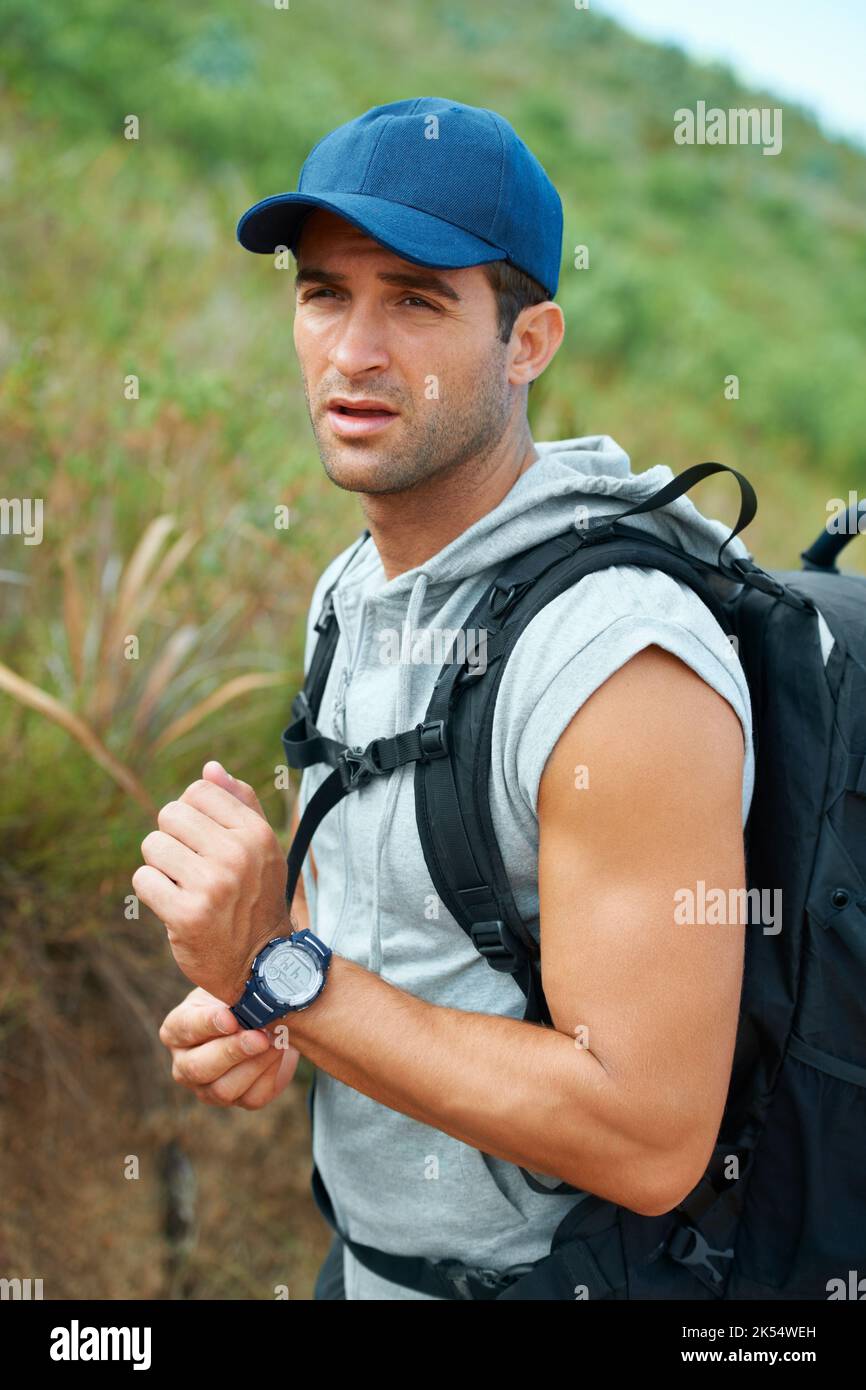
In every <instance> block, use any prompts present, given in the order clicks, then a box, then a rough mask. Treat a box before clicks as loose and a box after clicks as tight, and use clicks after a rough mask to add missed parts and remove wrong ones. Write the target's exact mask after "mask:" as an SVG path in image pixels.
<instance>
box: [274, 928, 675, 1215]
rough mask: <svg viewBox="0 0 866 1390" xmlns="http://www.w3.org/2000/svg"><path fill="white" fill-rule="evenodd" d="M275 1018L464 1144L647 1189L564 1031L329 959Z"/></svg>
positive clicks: (651, 1169)
mask: <svg viewBox="0 0 866 1390" xmlns="http://www.w3.org/2000/svg"><path fill="white" fill-rule="evenodd" d="M281 1024H284V1025H285V1026H286V1027H287V1028H288V1040H289V1042H290V1043H291V1045H292V1046H293V1047H296V1048H297V1049H298V1051H299V1052H301V1053H302V1055H303V1056H305V1057H307V1058H308V1059H309V1060H310V1061H311V1062H312V1063H313V1064H314V1065H315V1066H317V1067H321V1068H322V1070H323V1071H326V1072H328V1074H329V1075H331V1076H333V1077H336V1079H337V1080H339V1081H342V1082H344V1083H345V1084H346V1085H347V1086H351V1087H352V1088H353V1089H354V1090H356V1091H361V1092H362V1093H363V1094H364V1095H367V1096H370V1097H371V1098H372V1099H373V1100H376V1101H379V1102H380V1103H381V1104H383V1105H387V1106H389V1107H390V1108H391V1109H392V1110H398V1111H400V1112H402V1113H403V1114H405V1115H409V1116H411V1118H412V1119H415V1120H420V1121H421V1122H423V1123H424V1124H427V1125H430V1126H432V1127H433V1128H434V1129H440V1130H443V1131H444V1132H445V1133H447V1134H451V1135H453V1137H454V1138H456V1139H459V1140H461V1141H462V1142H463V1143H466V1144H470V1145H472V1147H473V1148H477V1149H481V1150H483V1151H484V1152H485V1153H488V1154H491V1155H493V1156H494V1157H497V1158H502V1159H505V1160H506V1161H508V1162H510V1163H517V1164H520V1165H521V1166H522V1167H525V1168H528V1169H530V1170H531V1171H535V1172H540V1173H546V1174H549V1175H550V1176H552V1177H557V1178H560V1179H563V1180H564V1181H567V1182H570V1183H572V1184H573V1185H574V1186H576V1187H581V1188H586V1189H587V1190H588V1191H591V1192H596V1193H598V1194H599V1195H600V1196H602V1197H606V1198H609V1199H610V1200H613V1201H616V1202H621V1203H623V1204H624V1205H627V1206H629V1205H632V1206H634V1207H635V1209H637V1208H638V1207H639V1206H640V1204H641V1203H642V1202H643V1201H644V1200H645V1197H646V1194H648V1193H652V1192H654V1191H656V1190H657V1183H658V1172H657V1171H656V1169H657V1168H658V1166H659V1165H660V1164H661V1163H662V1161H663V1156H658V1157H657V1158H655V1159H653V1160H652V1161H651V1160H650V1158H649V1157H648V1155H647V1151H646V1147H645V1145H644V1144H643V1143H642V1142H641V1139H640V1136H639V1133H638V1132H637V1125H636V1121H635V1115H634V1107H633V1105H629V1104H627V1103H626V1099H625V1097H624V1096H623V1094H622V1093H621V1090H620V1089H619V1088H618V1086H617V1085H616V1083H615V1082H614V1081H613V1080H612V1078H611V1077H610V1076H609V1075H608V1074H607V1072H606V1071H605V1069H604V1068H603V1067H602V1065H601V1063H600V1062H599V1061H598V1060H597V1059H596V1058H595V1057H594V1056H593V1054H592V1053H591V1052H590V1051H589V1050H588V1049H586V1048H582V1047H576V1046H575V1041H574V1039H573V1038H569V1037H567V1036H566V1035H565V1034H564V1033H559V1032H556V1031H555V1030H554V1029H552V1028H543V1027H540V1026H536V1025H532V1024H527V1023H523V1022H522V1021H518V1020H516V1019H511V1018H502V1017H499V1016H495V1015H488V1014H475V1013H465V1012H463V1011H461V1010H459V1009H450V1008H443V1007H440V1006H438V1005H433V1004H429V1003H427V1002H426V1001H425V1000H423V999H418V998H416V997H415V996H414V995H411V994H407V993H406V992H404V991H403V990H399V989H397V988H395V987H394V986H393V985H390V984H388V983H387V982H386V981H384V980H382V979H380V978H379V976H377V975H374V974H372V973H371V972H370V971H367V970H365V969H363V968H362V967H361V966H359V965H356V964H355V963H354V962H353V961H349V960H346V959H345V958H344V957H341V956H337V955H335V956H334V957H333V958H332V961H331V967H330V970H329V973H328V982H327V984H326V986H325V989H324V991H323V993H322V994H321V995H320V997H319V998H318V999H317V1000H316V1002H315V1003H314V1004H313V1005H312V1006H311V1007H310V1008H309V1009H306V1010H302V1011H300V1012H299V1013H296V1014H289V1015H287V1016H286V1017H285V1018H284V1019H283V1020H281ZM281 1024H274V1025H272V1027H271V1029H270V1030H269V1031H271V1032H273V1031H274V1030H275V1029H278V1028H279V1027H280V1026H281ZM651 1200H652V1199H651Z"/></svg>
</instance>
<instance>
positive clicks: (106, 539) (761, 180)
mask: <svg viewBox="0 0 866 1390" xmlns="http://www.w3.org/2000/svg"><path fill="white" fill-rule="evenodd" d="M0 26H2V32H3V46H2V55H0V72H2V86H0V117H2V127H0V129H2V134H0V445H2V460H3V463H2V492H3V495H4V496H7V497H14V496H29V497H42V498H44V504H45V512H44V517H45V538H44V542H43V543H42V544H41V545H38V546H25V545H23V544H22V542H21V539H20V538H17V537H0V571H2V573H0V604H2V662H3V666H2V668H0V757H2V764H3V768H4V776H3V783H2V785H3V791H2V801H0V829H2V850H0V909H3V908H5V912H4V913H3V918H2V921H3V925H2V927H0V964H2V973H0V978H2V980H3V989H2V993H0V1029H2V1032H3V1033H5V1035H6V1039H7V1042H8V1041H9V1040H10V1039H11V1036H12V1033H13V1030H18V1034H19V1038H20V1036H22V1033H21V1030H22V1029H23V1030H24V1031H23V1036H24V1038H25V1039H26V1038H27V1037H28V1036H32V1032H33V1030H34V1029H36V1028H39V1027H42V1026H43V1025H46V1026H47V1023H48V1021H49V1020H55V1022H56V1020H58V1019H59V1020H63V1019H70V1018H72V1017H74V1016H75V1017H77V1015H76V1014H75V1009H76V1008H79V1007H83V1006H82V1005H81V1004H80V1000H81V999H83V998H86V991H87V989H88V988H89V987H91V986H92V984H93V982H94V980H95V981H96V982H97V984H98V987H99V989H100V990H101V991H103V993H105V992H108V993H109V994H111V995H112V997H113V999H114V1001H115V1004H116V1005H118V1006H119V1008H120V1010H121V1014H122V1015H123V1016H124V1017H130V1016H132V1015H134V1014H137V1016H138V1018H139V1022H140V1024H141V1027H140V1029H139V1031H138V1033H137V1034H136V1036H137V1037H139V1042H138V1043H136V1044H135V1045H134V1046H133V1045H132V1044H130V1046H131V1047H133V1051H135V1048H136V1047H139V1050H140V1049H141V1048H144V1049H145V1054H144V1055H145V1056H146V1057H147V1061H146V1063H145V1068H146V1069H148V1068H149V1070H150V1072H152V1071H153V1067H154V1065H155V1063H154V1061H153V1058H152V1056H151V1054H150V1053H148V1052H147V1047H148V1043H147V1041H146V1038H147V1032H148V1021H149V1020H151V1021H153V1020H155V1022H156V1023H158V1022H159V1020H160V1018H161V1016H162V1014H161V1012H160V1009H163V1005H164V1003H165V998H166V997H168V998H169V999H170V1000H174V999H177V998H179V997H180V995H181V994H182V993H183V992H184V982H183V981H181V980H180V978H179V977H178V975H177V972H176V971H174V969H173V965H172V963H171V960H170V957H168V953H167V950H166V948H165V943H164V941H162V940H161V939H160V937H159V935H158V934H154V932H153V930H152V924H150V925H148V923H147V922H144V921H142V922H138V921H135V920H132V921H129V920H127V919H126V917H125V915H124V898H125V895H126V894H127V893H129V892H130V891H131V888H130V885H129V877H130V875H131V873H132V871H133V869H134V868H135V865H136V864H137V862H138V845H139V842H140V840H141V838H142V836H143V835H144V834H145V833H146V832H147V830H148V829H149V828H150V826H151V824H152V819H151V811H150V808H151V807H152V806H156V805H160V804H162V802H164V801H165V800H167V799H169V798H170V797H172V796H175V795H177V794H178V792H179V791H180V790H181V789H182V788H183V786H185V785H186V784H187V783H189V782H190V781H191V780H193V779H194V778H195V777H196V776H198V775H199V772H200V768H201V765H202V763H203V762H204V761H205V760H206V759H207V758H209V757H218V758H220V760H221V761H222V762H223V763H224V764H225V765H226V766H227V767H228V768H229V770H231V771H233V772H234V773H236V775H238V776H240V777H243V778H245V779H247V780H248V781H250V782H252V783H253V785H254V786H255V787H256V789H257V790H258V792H259V794H260V796H261V798H262V801H263V803H264V805H265V806H266V809H267V810H268V813H269V814H270V816H271V819H272V823H273V824H274V825H275V827H277V828H278V829H279V830H280V831H283V830H284V829H285V827H286V824H287V813H288V810H289V805H288V798H287V797H286V794H285V793H282V792H279V793H278V792H276V791H275V790H274V780H273V769H274V766H275V764H276V763H277V762H279V761H281V760H282V754H281V750H280V748H279V743H278V737H279V731H280V729H281V727H282V726H283V724H284V723H285V719H286V716H287V703H288V698H289V696H290V694H291V693H292V692H293V691H294V689H295V687H296V685H297V682H298V680H299V678H300V675H301V664H302V652H303V618H304V615H305V613H306V610H307V605H308V602H309V598H310V594H311V591H312V587H313V584H314V582H315V579H316V577H317V576H318V574H319V573H320V572H321V570H322V568H323V567H324V565H325V564H326V563H327V561H328V560H329V559H330V558H331V557H332V556H333V555H334V554H336V553H337V551H338V550H339V549H340V548H342V547H343V546H344V545H346V544H348V543H349V541H350V540H351V539H352V537H353V536H354V535H355V534H357V532H358V530H359V529H360V526H361V525H362V524H363V523H362V520H361V515H360V512H359V510H358V507H357V502H356V500H355V499H354V498H352V497H351V495H349V494H346V493H343V492H340V491H339V490H337V489H335V488H334V487H333V486H332V485H331V484H330V483H329V482H328V480H327V479H326V478H325V476H324V474H323V471H322V469H321V466H320V464H319V461H318V455H317V452H316V449H315V444H314V441H313V437H312V432H311V430H310V427H309V421H308V418H307V415H306V410H305V404H304V398H303V392H302V389H301V383H300V376H299V373H298V370H297V366H296V363H295V360H294V355H293V349H292V339H291V296H290V287H289V285H290V277H286V278H285V280H277V281H276V288H275V281H274V279H273V277H272V275H271V274H270V273H269V263H268V261H267V259H265V258H257V257H251V256H249V255H247V254H246V253H245V252H243V251H242V250H241V248H240V247H239V246H238V245H237V243H236V241H235V224H236V221H237V218H238V216H239V215H240V213H241V212H242V211H243V210H244V209H245V208H246V207H247V206H248V205H249V204H250V203H251V202H252V201H254V200H255V199H257V198H259V197H262V196H265V195H266V194H270V193H273V192H276V191H280V190H283V189H289V188H292V187H295V186H296V180H297V175H298V171H299V167H300V164H301V163H302V161H303V159H304V157H305V155H306V154H307V152H308V151H309V149H310V148H311V146H312V145H313V143H314V142H315V141H316V140H318V139H319V138H320V137H321V136H322V135H323V134H324V133H325V132H326V131H328V130H330V129H332V128H333V127H334V126H336V125H338V124H340V123H341V122H343V121H345V120H348V119H351V118H352V117H353V116H355V115H357V114H359V113H360V112H362V111H364V110H365V109H367V108H368V107H370V106H373V105H376V104H379V103H383V102H388V101H393V100H397V99H399V98H403V97H406V96H409V95H418V94H424V95H439V96H441V95H446V96H452V97H454V98H456V99H458V100H461V101H468V102H471V103H473V104H475V105H483V106H488V107H491V108H493V109H495V110H498V111H500V112H501V113H502V114H503V115H505V116H506V117H507V118H508V119H509V120H510V121H511V122H512V124H513V125H514V126H515V128H516V130H517V131H518V133H519V134H520V135H521V136H522V137H523V138H524V139H525V140H526V142H527V143H528V144H529V145H530V147H531V148H532V149H533V150H534V151H535V152H536V153H537V154H538V156H539V157H540V159H541V160H542V162H543V164H544V165H545V167H546V169H547V170H548V172H549V174H550V176H551V177H552V179H553V180H554V182H555V183H556V185H557V187H558V188H559V190H560V193H561V196H562V199H563V203H564V209H565V245H564V266H563V273H562V278H561V284H560V292H559V295H558V298H559V300H560V302H561V303H562V306H563V308H564V311H565V314H566V318H567V325H568V328H567V337H566V341H565V344H564V345H563V348H562V349H561V351H560V353H559V354H558V356H557V358H556V359H555V361H554V363H553V364H552V365H551V367H550V368H549V369H548V371H547V372H546V373H545V374H544V376H543V377H542V378H541V379H540V380H539V382H538V384H537V386H536V387H535V389H534V391H533V393H532V398H531V400H530V415H531V421H532V426H533V433H534V436H535V438H536V439H551V438H563V437H569V436H572V435H580V434H594V433H608V434H611V435H613V437H614V438H615V439H617V440H618V442H620V443H621V444H622V445H623V446H624V447H625V448H626V449H627V450H628V451H629V453H630V454H631V456H632V460H633V466H634V468H635V469H636V470H638V471H641V470H643V469H644V468H647V467H649V466H651V465H652V464H656V463H667V464H669V465H670V466H671V467H672V468H673V469H674V470H675V471H679V470H680V469H681V468H683V467H685V466H686V465H688V464H690V463H693V462H696V461H699V460H702V459H706V458H715V459H720V460H721V461H723V462H725V463H728V464H730V465H732V466H734V467H736V468H738V469H741V470H742V471H743V472H745V473H746V475H747V476H748V477H749V478H751V479H752V481H753V482H754V483H755V486H756V488H757V491H758V495H759V499H760V501H761V511H760V513H759V516H758V518H757V520H756V521H755V522H754V523H753V525H752V527H751V528H750V529H749V531H748V532H747V534H746V537H745V539H746V541H747V543H748V544H749V545H750V547H751V549H752V550H753V552H754V553H755V554H756V555H757V556H758V558H759V559H760V560H761V561H762V562H764V563H765V564H768V565H775V566H777V567H796V566H797V565H798V563H799V561H798V558H797V557H798V554H799V551H800V550H801V549H802V548H803V546H804V545H805V544H806V543H807V542H809V541H811V540H812V539H813V537H814V535H815V534H816V533H817V531H818V529H819V528H820V526H821V525H822V524H823V522H824V519H825V516H826V502H827V500H828V499H829V498H831V497H834V496H845V495H846V493H847V490H848V489H849V488H856V489H858V490H859V491H860V492H861V493H862V491H863V490H864V488H866V462H864V458H863V454H862V443H861V441H862V440H863V439H864V437H866V392H864V390H863V381H864V376H866V371H864V369H866V294H864V292H863V286H864V276H866V197H864V193H866V156H864V153H863V152H862V151H861V150H859V149H857V148H856V147H855V146H852V145H851V144H848V143H846V142H844V141H841V140H840V141H835V142H834V141H829V140H827V139H826V138H825V137H823V136H822V134H821V133H820V132H819V130H818V128H817V127H816V125H815V124H814V123H813V122H812V121H811V119H810V118H809V116H808V113H806V112H804V111H798V110H797V109H796V108H793V107H791V106H790V105H788V104H783V105H784V147H783V151H782V153H781V154H780V155H778V156H777V157H767V156H763V155H762V154H761V151H760V149H759V148H757V147H742V148H738V147H733V146H732V147H719V148H709V147H694V148H684V147H680V146H676V145H675V144H674V142H673V112H674V110H675V109H677V108H678V107H681V106H688V107H691V108H694V106H695V103H696V102H697V100H699V99H704V100H706V101H707V103H708V104H709V105H716V106H720V107H723V108H728V107H731V106H750V105H777V104H779V103H778V102H777V101H776V100H774V99H773V98H772V96H771V95H769V94H766V93H763V94H762V93H759V92H754V91H749V90H745V89H743V88H742V87H741V86H740V85H739V84H738V82H737V80H736V79H735V78H734V76H733V75H732V74H731V73H730V71H728V70H727V69H725V68H723V67H716V66H713V67H706V66H698V65H696V64H694V63H693V62H691V61H689V60H688V59H687V58H686V57H685V56H684V55H683V53H682V52H681V51H679V50H678V49H677V48H675V47H665V46H655V45H651V44H648V43H646V42H642V41H639V40H637V39H635V38H633V37H631V36H629V35H627V34H626V33H625V32H624V31H622V30H621V29H619V28H618V27H617V26H616V25H615V24H613V23H612V22H610V21H608V20H606V19H604V18H602V17H600V16H598V15H596V14H594V13H592V12H584V11H575V10H574V8H573V7H572V6H571V5H570V4H567V3H565V0H562V3H556V4H554V3H541V4H537V5H533V6H526V5H523V4H518V3H516V0H495V3H494V0H477V2H476V3H475V4H473V5H472V6H471V9H467V8H466V7H463V6H459V5H457V4H456V3H446V4H444V5H439V6H431V7H427V6H423V5H421V4H418V3H416V4H409V5H403V6H399V7H393V6H392V7H385V6H381V5H378V4H374V3H371V0H356V3H355V4H353V5H351V6H346V5H342V4H339V5H338V4H336V3H334V0H316V3H315V4H313V3H305V2H304V0H291V6H290V8H289V9H287V10H278V9H275V8H274V7H273V5H272V4H271V3H264V2H263V0H261V2H260V3H252V2H251V3H247V4H246V5H243V6H241V5H238V4H237V3H236V0H234V2H232V3H230V0H211V3H210V4H209V5H208V6H207V8H206V9H205V10H201V9H198V8H196V7H183V6H177V5H174V4H171V3H169V2H168V0H149V3H148V4H146V5H141V6H134V5H132V6H131V5H128V4H121V3H120V0H78V3H77V4H76V5H75V6H74V7H73V8H70V7H69V6H67V5H62V4H61V3H59V0H42V3H40V4H38V5H34V4H33V3H32V0H0ZM131 114H132V115H135V116H137V117H138V118H139V120H140V138H139V139H138V140H134V141H129V140H126V139H124V138H123V128H124V121H125V120H126V118H127V117H128V116H129V115H131ZM579 245H586V246H588V247H589V252H590V266H589V269H588V270H581V271H578V270H576V269H574V268H572V265H571V261H572V258H573V255H574V248H575V247H577V246H579ZM732 373H733V374H736V375H737V376H738V377H739V382H740V397H739V399H738V400H735V401H730V400H726V399H725V396H724V381H725V378H726V377H727V376H728V375H729V374H732ZM131 375H134V376H136V377H137V378H138V379H139V382H140V398H139V399H137V400H129V399H127V398H126V396H125V393H124V387H125V382H126V379H127V378H128V377H129V376H131ZM733 491H734V490H733V488H732V487H731V488H729V487H728V485H727V484H726V483H725V482H724V481H717V480H711V481H708V482H707V483H705V484H703V485H702V486H701V488H700V489H699V490H698V491H697V492H696V493H695V494H694V499H695V501H696V503H697V505H699V506H700V507H701V509H702V510H704V511H706V512H708V513H710V514H712V515H720V516H724V517H726V518H730V519H731V520H733V517H734V515H735V498H734V496H733ZM280 505H283V506H287V507H288V508H289V514H290V525H289V528H288V530H285V531H280V530H277V529H275V527H274V509H275V508H276V507H278V506H280ZM863 551H866V546H860V547H859V552H860V553H857V552H858V546H857V545H856V544H854V545H852V546H851V548H850V551H849V553H847V554H846V557H845V564H846V566H851V567H854V568H858V569H861V570H862V569H863V568H864V558H866V557H864V554H863V553H862V552H863ZM130 633H134V634H135V635H136V636H137V637H138V639H139V644H140V652H139V656H138V659H137V660H134V661H125V660H124V659H123V658H122V653H121V643H122V641H123V640H124V639H125V638H126V637H127V636H128V635H129V634H130ZM37 923H38V927H37V925H36V924H37ZM34 933H35V934H36V935H35V936H34ZM22 941H25V942H26V945H22ZM109 951H110V952H112V953H113V955H111V957H110V961H111V969H110V970H109V969H108V968H107V967H106V966H105V963H104V962H105V960H106V959H109V957H108V956H107V955H106V952H109ZM34 952H37V954H38V962H37V964H36V965H34V959H35V957H34ZM73 967H74V968H75V969H76V970H78V971H79V976H80V979H79V983H80V989H78V990H77V991H75V992H74V998H72V997H70V994H69V991H68V989H67V984H68V980H69V978H70V972H73ZM100 971H101V973H100ZM73 973H74V972H73ZM79 976H76V978H79ZM88 981H90V986H89V985H88ZM155 981H157V982H158V983H156V984H155V983H154V982H155ZM36 982H38V986H37V983H36ZM82 991H84V993H83V994H82ZM118 1001H119V1004H118ZM163 1011H164V1009H163ZM61 1032H62V1029H61ZM46 1065H47V1063H46ZM16 1066H17V1068H18V1070H17V1071H15V1068H14V1067H13V1068H12V1071H11V1072H10V1073H9V1074H10V1075H17V1076H18V1077H19V1079H21V1080H22V1081H23V1082H24V1083H26V1082H27V1079H28V1077H29V1076H30V1075H31V1073H30V1072H29V1071H28V1070H27V1066H26V1065H25V1064H24V1062H22V1061H21V1060H20V1058H19V1061H18V1062H17V1063H16ZM80 1075H82V1073H81V1072H79V1076H80ZM67 1084H71V1083H67V1082H64V1081H62V1079H61V1085H62V1086H63V1085H67ZM168 1085H169V1083H167V1082H166V1086H168ZM175 1089H176V1088H175ZM172 1103H173V1102H172ZM227 1284H228V1286H229V1288H230V1287H231V1284H230V1281H227V1280H226V1279H223V1282H222V1283H221V1284H220V1285H219V1287H220V1289H221V1290H222V1291H223V1296H228V1293H226V1292H225V1290H226V1287H227ZM211 1287H213V1285H211ZM103 1296H105V1295H103ZM133 1296H134V1295H133ZM240 1296H244V1295H243V1294H241V1295H240Z"/></svg>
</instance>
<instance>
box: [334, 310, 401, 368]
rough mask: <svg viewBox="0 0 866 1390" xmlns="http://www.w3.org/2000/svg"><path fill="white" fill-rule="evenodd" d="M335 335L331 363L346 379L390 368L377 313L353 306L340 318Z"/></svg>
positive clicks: (381, 325)
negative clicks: (362, 373) (372, 370)
mask: <svg viewBox="0 0 866 1390" xmlns="http://www.w3.org/2000/svg"><path fill="white" fill-rule="evenodd" d="M335 333H336V337H335V339H334V342H333V345H332V347H331V350H330V352H329V353H328V361H329V362H330V363H331V365H332V366H333V367H336V369H337V371H338V372H340V373H341V374H342V375H343V376H346V377H351V376H358V375H359V373H361V372H366V371H369V370H370V368H371V367H372V368H375V369H376V370H381V369H382V368H383V367H387V366H388V364H389V361H390V358H389V356H388V350H387V346H386V342H385V325H384V323H383V322H382V320H381V318H380V316H379V315H378V314H377V313H375V312H373V311H372V310H370V309H365V308H364V307H363V306H362V305H359V304H353V305H352V307H351V308H350V309H348V310H347V312H346V313H345V314H343V315H341V317H340V321H339V324H338V325H337V327H336V329H335Z"/></svg>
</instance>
